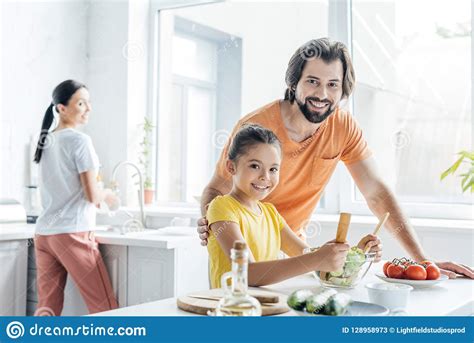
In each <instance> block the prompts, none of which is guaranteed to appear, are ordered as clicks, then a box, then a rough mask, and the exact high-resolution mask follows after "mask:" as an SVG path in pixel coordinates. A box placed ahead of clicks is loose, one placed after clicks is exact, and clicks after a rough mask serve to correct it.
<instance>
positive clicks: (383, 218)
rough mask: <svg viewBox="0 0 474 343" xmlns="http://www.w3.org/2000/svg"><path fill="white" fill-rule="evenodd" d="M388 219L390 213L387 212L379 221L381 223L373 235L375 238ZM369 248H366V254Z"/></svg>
mask: <svg viewBox="0 0 474 343" xmlns="http://www.w3.org/2000/svg"><path fill="white" fill-rule="evenodd" d="M388 217H390V213H389V212H386V213H385V214H384V215H383V217H382V218H380V220H379V223H378V224H377V226H376V227H375V230H374V232H373V233H372V234H373V235H374V236H376V235H377V233H378V232H379V231H380V229H381V228H382V226H383V225H384V224H385V222H386V221H387V219H388ZM367 250H368V249H367V247H365V248H364V253H366V252H367Z"/></svg>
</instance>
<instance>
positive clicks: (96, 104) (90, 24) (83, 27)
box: [0, 0, 149, 204]
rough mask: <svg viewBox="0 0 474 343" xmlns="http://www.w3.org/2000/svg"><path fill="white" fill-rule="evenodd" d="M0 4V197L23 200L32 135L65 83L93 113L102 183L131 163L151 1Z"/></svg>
mask: <svg viewBox="0 0 474 343" xmlns="http://www.w3.org/2000/svg"><path fill="white" fill-rule="evenodd" d="M1 6H2V17H1V18H2V40H1V47H2V51H3V52H4V53H2V61H1V66H2V70H1V76H2V77H1V80H2V82H1V83H2V99H3V101H2V102H1V121H0V124H1V127H0V129H1V133H2V134H1V136H0V137H1V138H0V149H1V150H0V151H1V157H0V158H1V159H0V161H1V169H0V182H1V183H0V197H11V198H15V199H18V200H20V201H23V196H24V186H25V185H26V184H27V182H28V178H29V173H28V170H29V156H27V155H28V146H27V145H28V144H29V140H30V136H31V135H33V134H37V133H38V132H39V130H40V127H41V121H42V119H43V115H44V111H45V110H46V108H47V106H48V105H49V103H50V101H51V93H52V91H53V89H54V87H55V86H56V85H57V84H58V83H60V82H61V81H63V80H66V79H69V78H73V79H77V80H79V81H82V82H84V83H85V84H86V85H87V86H88V88H89V90H90V93H91V101H92V113H91V116H90V120H89V124H88V125H87V126H86V127H84V128H83V130H84V131H85V132H86V133H87V134H89V135H90V136H91V137H92V140H93V142H94V146H95V148H96V150H97V153H98V155H99V158H100V161H101V164H102V166H103V174H104V179H105V180H109V179H110V176H111V172H112V168H113V166H114V165H115V164H116V163H117V162H119V161H121V160H126V159H130V160H132V161H134V162H137V150H138V142H139V140H140V134H141V131H140V128H139V127H138V124H139V123H140V122H142V121H143V117H144V116H145V115H146V108H147V102H146V101H147V98H148V93H147V92H148V84H147V82H148V43H149V42H148V30H149V11H148V9H149V1H148V0H142V1H133V2H131V1H128V0H120V1H103V0H101V1H68V0H61V1H51V2H2V5H1ZM137 51H138V53H137ZM128 174H131V173H130V172H128ZM126 176H127V173H125V172H123V171H121V172H120V183H121V185H123V187H124V190H123V191H122V193H123V194H125V195H131V194H132V192H133V197H131V196H130V199H133V201H132V202H131V203H132V204H133V203H135V202H136V201H135V199H136V190H135V186H133V184H132V183H131V182H126V180H127V177H126ZM128 180H129V179H128ZM127 184H128V185H130V186H129V187H128V188H130V189H127Z"/></svg>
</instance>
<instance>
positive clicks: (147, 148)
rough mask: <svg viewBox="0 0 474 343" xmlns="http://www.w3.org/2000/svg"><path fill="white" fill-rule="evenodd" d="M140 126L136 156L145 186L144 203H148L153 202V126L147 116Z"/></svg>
mask: <svg viewBox="0 0 474 343" xmlns="http://www.w3.org/2000/svg"><path fill="white" fill-rule="evenodd" d="M140 126H142V127H143V138H142V141H141V142H140V154H139V156H138V163H139V164H140V166H141V168H142V170H143V175H144V178H145V180H144V182H143V188H145V204H150V203H152V202H153V192H154V190H153V182H152V181H151V175H150V155H151V153H152V149H151V148H152V141H151V139H152V138H151V137H152V132H153V129H154V128H155V126H154V125H153V124H152V123H151V120H150V119H149V118H148V117H145V118H144V121H143V123H142V124H140Z"/></svg>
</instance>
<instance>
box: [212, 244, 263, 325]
mask: <svg viewBox="0 0 474 343" xmlns="http://www.w3.org/2000/svg"><path fill="white" fill-rule="evenodd" d="M230 256H231V260H232V271H231V272H228V273H225V274H224V275H222V277H221V285H222V288H223V289H224V291H225V294H224V297H223V298H222V299H221V300H220V301H219V304H218V305H217V308H216V316H261V315H262V307H261V306H260V303H259V302H258V300H257V299H255V298H254V297H252V296H250V295H249V294H248V283H247V277H248V270H247V269H248V258H249V252H248V249H247V244H246V243H245V242H242V241H236V242H234V246H233V248H232V249H231V250H230ZM228 279H231V280H232V283H231V286H230V287H229V286H228V284H227V280H228Z"/></svg>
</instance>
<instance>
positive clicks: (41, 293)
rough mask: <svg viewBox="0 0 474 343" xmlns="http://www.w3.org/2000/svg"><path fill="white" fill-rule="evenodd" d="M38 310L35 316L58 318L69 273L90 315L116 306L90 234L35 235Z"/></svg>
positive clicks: (103, 266) (96, 247) (99, 256)
mask: <svg viewBox="0 0 474 343" xmlns="http://www.w3.org/2000/svg"><path fill="white" fill-rule="evenodd" d="M35 253H36V268H37V274H36V278H37V285H38V307H37V310H36V312H35V315H49V316H51V315H53V316H59V315H61V311H62V309H63V303H64V287H65V285H66V279H67V274H68V273H69V274H70V275H71V277H72V279H73V280H74V282H75V284H76V285H77V287H78V288H79V291H80V293H81V295H82V297H83V298H84V301H85V303H86V305H87V308H88V309H89V312H90V313H96V312H102V311H107V310H112V309H115V308H117V307H118V305H117V300H116V299H115V295H114V292H113V289H112V285H111V283H110V279H109V275H108V273H107V270H106V268H105V264H104V261H103V260H102V256H101V255H100V251H99V249H98V244H97V243H96V241H95V238H94V233H93V232H78V233H65V234H57V235H36V236H35Z"/></svg>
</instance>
